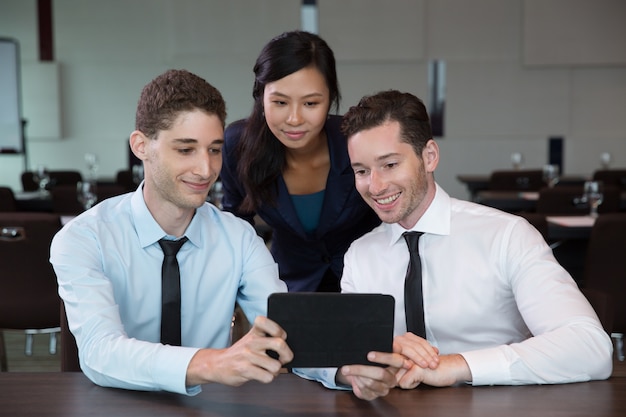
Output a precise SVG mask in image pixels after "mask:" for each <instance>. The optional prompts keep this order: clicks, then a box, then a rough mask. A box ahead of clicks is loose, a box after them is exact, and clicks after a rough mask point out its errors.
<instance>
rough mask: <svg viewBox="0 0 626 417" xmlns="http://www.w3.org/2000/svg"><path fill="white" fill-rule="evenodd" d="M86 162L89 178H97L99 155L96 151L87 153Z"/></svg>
mask: <svg viewBox="0 0 626 417" xmlns="http://www.w3.org/2000/svg"><path fill="white" fill-rule="evenodd" d="M85 163H86V164H87V172H88V175H89V178H96V177H97V174H98V155H96V154H94V153H86V154H85Z"/></svg>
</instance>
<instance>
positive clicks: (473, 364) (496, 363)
mask: <svg viewBox="0 0 626 417" xmlns="http://www.w3.org/2000/svg"><path fill="white" fill-rule="evenodd" d="M461 355H462V356H463V358H464V359H465V362H467V365H468V366H469V368H470V372H471V373H472V385H510V384H511V372H510V369H511V368H510V364H511V360H510V358H507V355H506V353H505V352H504V351H503V350H502V349H500V348H497V347H496V348H490V349H481V350H474V351H470V352H464V353H461Z"/></svg>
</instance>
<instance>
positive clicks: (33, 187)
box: [21, 170, 83, 191]
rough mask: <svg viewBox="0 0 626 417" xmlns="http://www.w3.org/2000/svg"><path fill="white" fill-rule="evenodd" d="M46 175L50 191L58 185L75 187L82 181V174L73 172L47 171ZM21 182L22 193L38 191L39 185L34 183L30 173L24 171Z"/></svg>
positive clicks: (33, 176) (32, 174)
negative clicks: (48, 178)
mask: <svg viewBox="0 0 626 417" xmlns="http://www.w3.org/2000/svg"><path fill="white" fill-rule="evenodd" d="M48 174H49V175H50V183H49V184H48V187H47V188H48V189H52V188H54V187H56V186H58V185H73V186H74V187H76V184H77V183H78V182H79V181H82V180H83V176H82V174H81V173H80V172H79V171H74V170H68V171H62V170H61V171H48ZM21 180H22V189H23V190H24V191H37V190H38V189H39V184H38V183H37V181H35V175H34V173H33V172H32V171H24V172H23V173H22V176H21Z"/></svg>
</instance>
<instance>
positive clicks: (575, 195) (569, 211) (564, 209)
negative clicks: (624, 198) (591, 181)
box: [536, 185, 620, 216]
mask: <svg viewBox="0 0 626 417" xmlns="http://www.w3.org/2000/svg"><path fill="white" fill-rule="evenodd" d="M603 195H604V198H603V201H602V204H600V206H599V207H598V213H612V212H616V211H619V208H620V190H619V189H618V188H617V187H615V186H611V185H605V186H604V190H603ZM582 196H583V187H582V186H575V185H562V186H558V187H553V188H549V187H543V188H541V189H540V190H539V199H538V200H537V207H536V212H537V213H543V214H546V215H566V216H569V215H571V216H585V215H588V214H589V204H588V203H587V202H585V201H584V200H583V199H582Z"/></svg>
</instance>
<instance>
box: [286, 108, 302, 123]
mask: <svg viewBox="0 0 626 417" xmlns="http://www.w3.org/2000/svg"><path fill="white" fill-rule="evenodd" d="M301 122H302V114H301V113H300V107H299V106H292V107H291V108H290V109H289V116H288V117H287V123H288V124H290V125H294V126H296V125H299V124H300V123H301Z"/></svg>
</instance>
